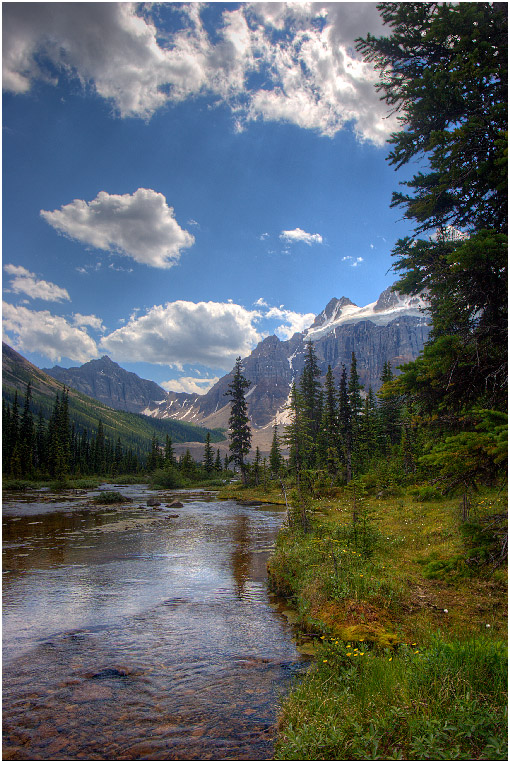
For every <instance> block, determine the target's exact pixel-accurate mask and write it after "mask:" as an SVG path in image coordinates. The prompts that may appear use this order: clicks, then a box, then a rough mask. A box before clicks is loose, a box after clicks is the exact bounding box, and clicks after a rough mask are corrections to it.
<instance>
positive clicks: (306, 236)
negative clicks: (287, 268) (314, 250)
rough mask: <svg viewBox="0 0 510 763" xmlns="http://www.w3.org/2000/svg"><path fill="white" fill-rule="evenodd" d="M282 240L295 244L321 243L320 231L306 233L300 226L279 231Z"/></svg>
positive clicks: (309, 244)
mask: <svg viewBox="0 0 510 763" xmlns="http://www.w3.org/2000/svg"><path fill="white" fill-rule="evenodd" d="M280 238H281V239H282V241H286V242H287V243H288V244H295V243H297V242H302V243H303V244H308V246H311V245H312V244H322V236H321V235H320V233H307V232H306V231H304V230H302V229H301V228H294V230H282V232H281V233H280Z"/></svg>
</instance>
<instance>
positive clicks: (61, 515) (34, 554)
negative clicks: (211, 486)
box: [3, 485, 304, 760]
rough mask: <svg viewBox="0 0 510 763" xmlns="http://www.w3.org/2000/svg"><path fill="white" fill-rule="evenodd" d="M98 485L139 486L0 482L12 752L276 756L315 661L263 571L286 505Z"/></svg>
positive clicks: (7, 751)
mask: <svg viewBox="0 0 510 763" xmlns="http://www.w3.org/2000/svg"><path fill="white" fill-rule="evenodd" d="M101 489H115V490H118V491H120V492H122V494H123V495H125V496H127V497H129V498H131V499H132V501H133V502H132V503H130V504H125V505H123V506H121V507H120V508H119V507H115V506H114V507H105V506H98V505H95V504H94V503H93V502H92V499H93V497H94V496H95V495H97V491H95V492H94V491H87V493H86V494H80V495H75V494H71V493H67V494H65V495H51V494H50V493H48V492H40V491H37V492H35V491H34V492H32V493H28V494H18V495H15V494H10V495H7V496H4V505H3V542H4V548H3V609H4V615H3V639H4V643H3V686H4V694H3V716H4V718H3V720H4V760H140V759H143V760H267V759H270V758H271V757H272V750H273V738H274V725H275V721H276V715H277V710H278V703H279V698H280V696H281V695H282V694H284V693H285V692H286V691H287V690H288V688H289V683H290V680H291V678H292V676H293V675H294V674H295V673H297V672H300V671H301V670H303V666H304V663H303V662H302V661H301V659H300V656H299V654H298V652H297V650H296V646H295V644H294V642H293V639H292V635H293V634H292V629H291V626H290V625H289V624H288V623H287V621H286V619H285V617H284V616H283V615H282V613H281V612H280V611H279V608H278V606H277V603H276V602H275V601H272V599H271V596H270V595H269V594H268V591H267V586H266V563H267V559H268V556H269V553H270V548H271V545H272V544H273V543H274V540H275V537H276V533H277V531H278V529H279V527H280V525H281V523H282V520H283V512H282V507H279V506H246V505H240V504H239V503H237V502H235V501H218V500H216V499H215V498H214V495H208V494H206V493H203V494H201V493H200V492H198V493H194V494H189V493H181V494H179V495H177V494H176V493H175V492H174V493H172V496H170V495H168V494H162V493H161V494H158V493H156V492H155V491H151V490H148V488H147V487H146V486H143V485H134V486H117V487H115V486H107V485H104V486H101ZM151 496H152V497H154V496H157V497H158V500H161V501H162V505H161V506H159V507H154V508H151V507H148V506H147V500H148V498H150V497H151ZM172 498H178V499H179V500H180V501H181V502H182V503H183V506H182V508H181V507H179V508H168V507H167V505H166V504H167V503H168V502H169V501H170V500H171V499H172Z"/></svg>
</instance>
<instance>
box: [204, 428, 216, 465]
mask: <svg viewBox="0 0 510 763" xmlns="http://www.w3.org/2000/svg"><path fill="white" fill-rule="evenodd" d="M202 463H203V465H204V469H205V471H206V472H207V474H209V475H210V474H212V472H213V471H214V450H213V448H212V446H211V433H210V432H207V435H206V438H205V448H204V458H203V461H202Z"/></svg>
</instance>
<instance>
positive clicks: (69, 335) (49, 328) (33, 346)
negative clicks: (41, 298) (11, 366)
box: [3, 302, 98, 363]
mask: <svg viewBox="0 0 510 763" xmlns="http://www.w3.org/2000/svg"><path fill="white" fill-rule="evenodd" d="M3 327H4V331H5V332H10V333H11V334H13V335H15V336H16V339H15V340H13V339H11V337H10V336H9V334H7V333H6V338H7V342H8V343H9V344H12V345H13V346H14V347H16V349H18V350H20V351H21V352H25V351H26V352H37V353H40V354H41V355H46V357H48V358H50V360H52V361H53V362H59V361H60V360H61V358H62V357H66V358H69V359H71V360H75V361H77V362H79V363H86V362H87V361H88V360H91V358H96V357H97V356H98V352H97V347H96V343H95V342H94V340H93V339H91V338H90V337H89V335H88V334H87V332H86V331H84V330H83V329H81V328H78V327H76V326H71V325H70V324H69V323H68V321H67V320H66V319H65V318H62V317H60V316H58V315H52V314H51V313H50V312H49V311H48V310H40V311H36V310H29V309H27V308H26V307H19V306H18V307H16V306H15V305H10V304H8V303H6V302H4V304H3Z"/></svg>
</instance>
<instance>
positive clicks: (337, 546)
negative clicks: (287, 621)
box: [225, 484, 507, 760]
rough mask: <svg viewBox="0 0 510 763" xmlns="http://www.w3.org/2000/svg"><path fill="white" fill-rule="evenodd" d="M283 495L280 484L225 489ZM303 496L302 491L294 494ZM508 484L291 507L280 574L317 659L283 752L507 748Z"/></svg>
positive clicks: (294, 703) (280, 587)
mask: <svg viewBox="0 0 510 763" xmlns="http://www.w3.org/2000/svg"><path fill="white" fill-rule="evenodd" d="M226 493H228V494H230V495H236V496H237V497H241V495H242V497H243V498H248V497H249V498H256V497H259V498H260V497H261V496H262V497H263V499H264V500H275V501H278V502H280V503H281V502H283V497H282V494H281V493H279V491H278V489H277V488H276V487H275V486H274V484H273V487H272V489H271V490H269V491H268V490H266V491H264V493H263V494H262V491H261V489H260V488H259V489H252V490H249V489H248V490H246V489H244V490H243V489H241V488H239V487H230V488H229V489H228V491H225V494H226ZM289 503H290V504H291V505H297V504H298V497H297V495H296V494H294V495H291V497H290V499H289ZM506 505H507V495H506V490H504V489H497V488H490V489H489V488H484V489H481V490H480V492H479V493H477V494H474V495H471V496H470V497H469V498H467V497H463V496H456V497H450V498H443V497H441V496H438V495H436V494H435V493H434V492H433V491H427V490H423V489H414V490H408V491H407V492H404V491H400V490H398V489H397V488H394V489H390V490H389V491H388V490H387V491H386V492H384V491H382V492H379V493H376V492H375V489H373V490H371V491H370V490H367V489H364V488H363V485H362V484H358V486H357V490H356V494H354V493H353V491H352V488H351V489H350V490H349V489H348V488H344V489H331V490H330V491H329V494H328V495H325V496H321V497H316V498H309V499H307V501H306V506H305V511H306V525H307V531H306V532H305V531H303V511H302V510H300V511H294V510H293V509H291V510H290V511H289V517H288V521H287V522H286V523H285V525H284V527H283V528H282V530H281V531H280V534H279V538H278V542H277V546H276V549H275V552H274V554H273V556H272V558H271V560H270V563H269V576H270V586H271V588H272V589H273V591H274V592H275V593H277V594H278V595H280V596H282V597H284V598H285V599H286V600H287V602H288V604H289V605H290V606H291V607H292V608H293V610H294V616H293V620H295V621H296V622H297V627H298V635H297V640H298V646H299V648H300V649H301V650H302V651H303V653H305V654H310V655H313V662H312V665H311V668H310V669H309V671H308V673H307V675H306V676H305V678H304V679H300V680H299V681H298V682H297V683H296V685H295V687H294V688H293V690H292V691H291V693H290V695H289V696H288V697H287V698H285V699H284V701H283V703H282V707H281V712H280V717H279V734H278V742H277V748H276V758H277V759H280V760H381V759H382V760H393V759H396V760H399V759H405V760H475V759H476V760H505V759H507V745H506V741H507V727H506V704H507V695H506V679H507V568H506V562H504V561H503V558H502V553H503V551H504V546H503V543H504V541H503V538H504V533H503V531H502V525H501V524H500V523H499V522H498V521H496V520H494V519H493V518H494V517H498V516H501V515H504V514H505V512H506Z"/></svg>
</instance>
